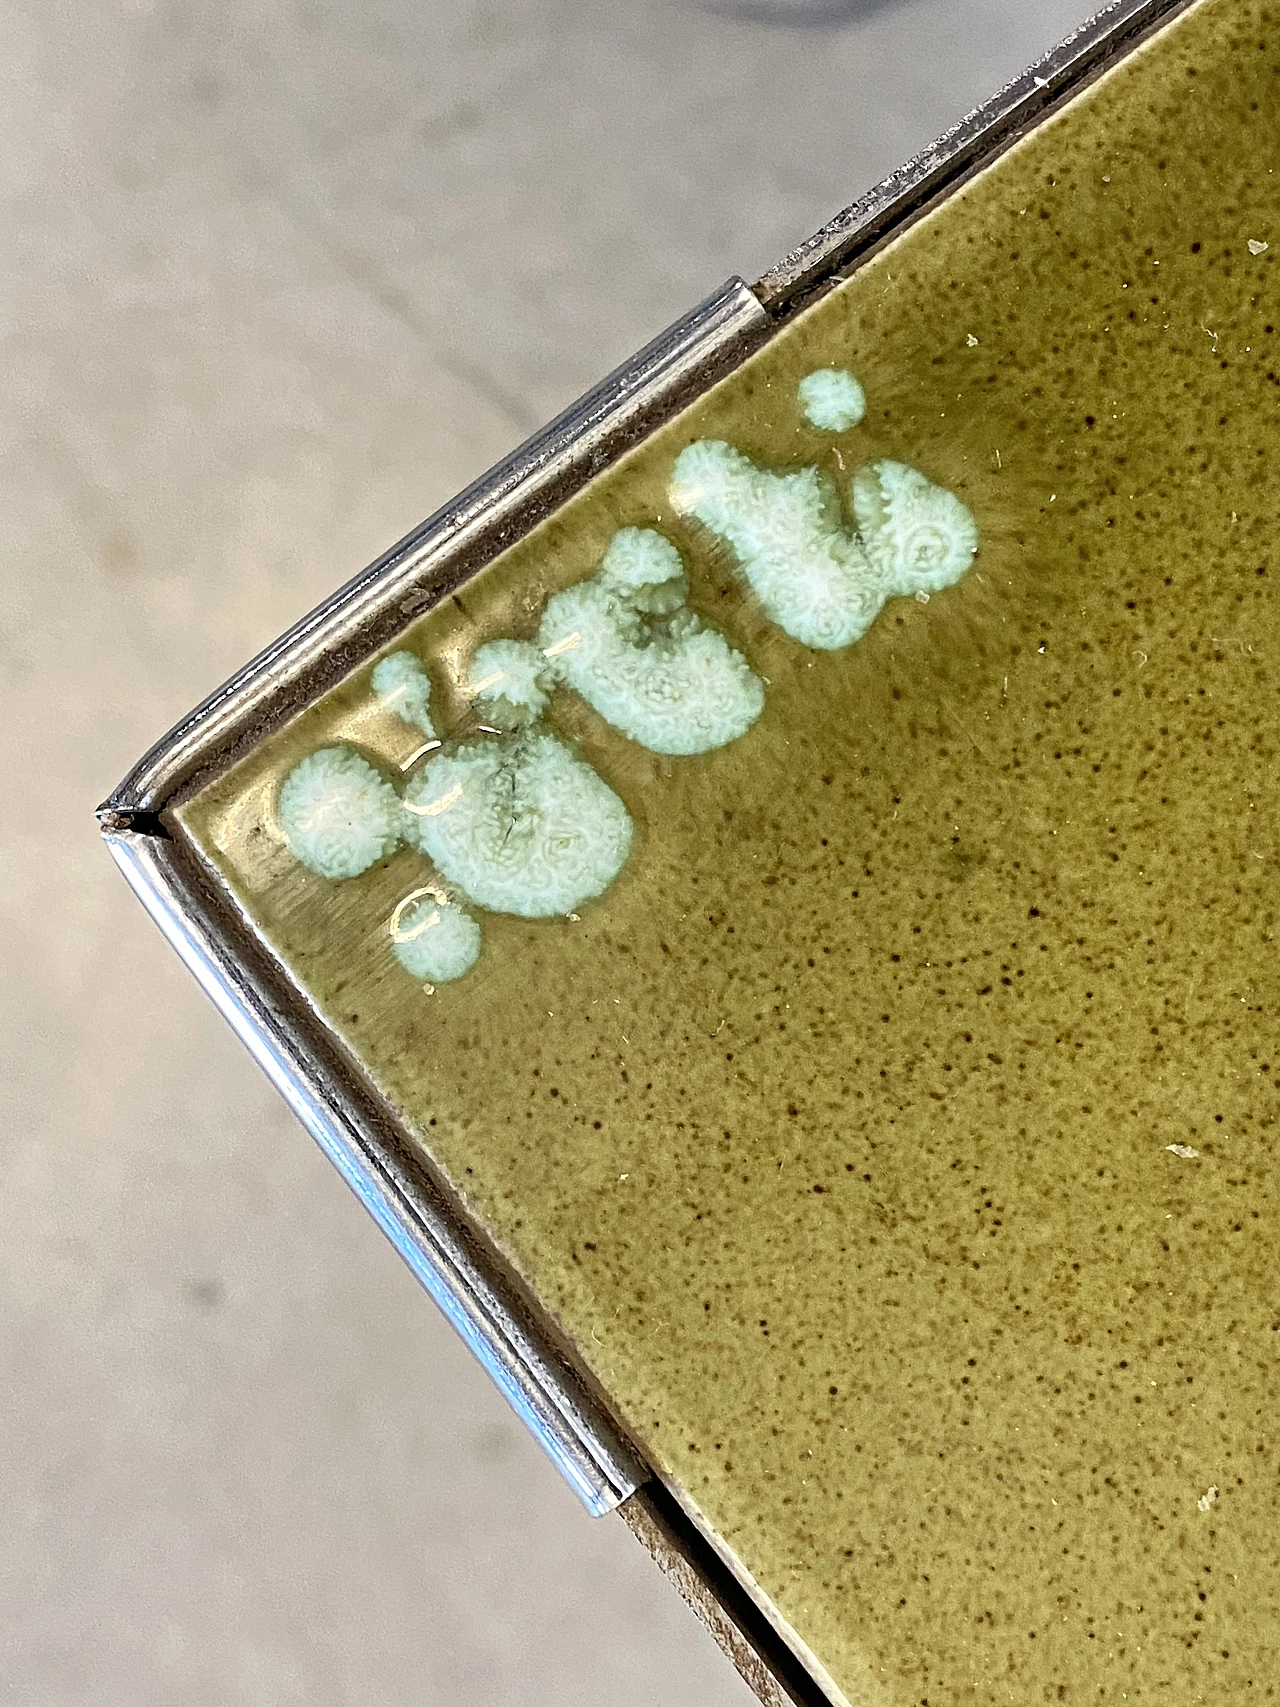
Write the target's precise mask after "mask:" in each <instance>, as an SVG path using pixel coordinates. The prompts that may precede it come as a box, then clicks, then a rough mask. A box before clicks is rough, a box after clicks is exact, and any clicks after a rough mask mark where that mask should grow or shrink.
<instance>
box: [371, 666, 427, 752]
mask: <svg viewBox="0 0 1280 1707" xmlns="http://www.w3.org/2000/svg"><path fill="white" fill-rule="evenodd" d="M370 685H371V686H372V688H373V692H374V696H375V697H376V699H377V701H378V704H379V705H381V707H382V708H383V710H384V711H391V712H394V713H395V715H396V716H397V717H402V718H403V719H404V721H405V722H406V723H412V724H413V726H414V728H415V729H421V731H422V733H423V734H424V735H426V736H428V737H430V738H432V739H434V737H435V728H434V726H433V725H432V722H431V711H430V706H431V680H430V678H429V677H428V675H427V672H426V671H425V670H424V669H423V667H422V661H421V659H419V658H417V657H415V656H414V654H413V653H412V652H392V653H390V654H389V655H388V656H387V657H385V658H384V659H383V660H382V661H381V663H379V664H377V665H375V667H374V671H373V675H372V677H371V678H370Z"/></svg>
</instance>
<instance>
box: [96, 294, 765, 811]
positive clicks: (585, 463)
mask: <svg viewBox="0 0 1280 1707" xmlns="http://www.w3.org/2000/svg"><path fill="white" fill-rule="evenodd" d="M774 330H775V327H774V324H773V322H772V321H771V320H770V318H769V316H768V315H767V314H766V313H765V311H764V309H763V308H762V307H761V305H760V303H759V302H758V301H757V299H756V298H755V296H754V295H753V294H752V292H751V291H750V290H749V289H748V287H747V286H746V285H745V284H744V283H743V281H742V280H741V279H740V278H736V277H735V278H732V279H730V280H728V281H727V282H726V283H725V284H724V285H722V286H721V287H720V289H719V290H717V291H715V292H714V293H713V294H712V295H711V296H709V297H707V298H706V300H705V301H704V302H702V303H700V304H699V305H698V306H697V307H696V308H694V309H693V310H691V311H690V313H688V314H686V315H684V316H683V317H682V318H681V319H679V320H677V321H675V322H674V323H673V324H672V325H671V326H670V327H668V328H667V330H666V331H665V332H663V333H661V334H660V335H659V336H658V337H657V338H655V339H654V340H653V341H652V342H651V343H649V344H647V345H646V346H645V347H644V349H642V350H640V351H639V352H638V353H637V354H636V355H635V356H633V357H632V358H631V359H630V360H629V361H627V362H625V363H624V364H623V365H622V366H621V367H619V368H617V369H615V370H614V372H613V373H611V374H609V375H608V376H607V377H606V378H605V379H604V380H602V381H601V383H600V384H599V385H597V386H595V387H593V389H592V390H591V391H589V392H587V393H586V394H585V395H584V396H583V397H581V398H579V399H578V400H577V402H575V403H573V404H571V405H570V407H569V408H568V409H566V410H565V411H564V413H563V414H561V415H559V416H558V417H557V418H556V419H555V420H553V421H552V422H551V423H550V424H549V425H548V426H546V427H544V428H542V429H541V430H540V431H539V432H537V433H535V434H534V435H533V436H532V437H531V438H530V439H528V440H526V442H525V443H524V444H523V445H521V446H520V447H519V448H518V449H517V450H515V451H513V452H512V454H511V455H510V456H509V457H507V458H506V459H505V460H504V461H502V462H500V463H498V464H496V465H495V466H494V467H493V468H492V469H490V470H489V471H488V473H486V474H484V475H482V476H481V477H480V479H478V480H477V481H475V482H474V483H473V484H472V485H471V486H469V487H467V488H466V490H465V491H463V492H462V493H460V494H459V495H458V497H456V498H455V499H453V500H452V501H451V502H450V503H448V504H446V505H445V506H444V507H443V508H442V509H440V510H437V511H436V513H435V514H434V515H432V516H430V517H428V519H427V520H426V521H424V522H423V523H422V524H421V525H420V526H419V527H417V528H415V529H414V530H413V532H412V533H410V534H408V535H406V537H405V538H404V539H402V540H401V541H400V542H399V543H398V544H396V545H394V546H392V547H391V548H390V550H388V551H386V552H384V553H383V555H382V556H381V557H379V558H378V559H377V560H376V561H375V562H374V563H372V564H371V565H370V566H369V567H368V568H367V569H364V570H362V571H361V572H360V573H359V574H358V575H356V576H354V577H353V578H352V579H351V580H350V581H348V582H347V583H346V584H345V585H344V586H342V587H340V588H339V589H338V590H337V591H336V592H335V593H333V594H332V595H331V596H330V597H329V598H327V599H326V600H324V602H323V603H322V604H320V605H318V606H316V608H315V609H314V610H312V611H310V612H309V613H308V614H307V615H306V616H304V617H302V618H301V619H300V621H298V622H296V623H294V625H293V626H292V627H291V628H289V629H287V630H286V631H285V632H284V633H283V634H282V635H280V636H279V637H278V638H277V639H276V640H274V641H272V643H271V644H270V645H269V646H267V647H266V648H265V649H264V650H263V651H262V652H260V653H258V655H257V656H256V657H255V658H253V659H251V660H250V662H249V663H247V664H246V665H244V666H243V668H241V669H239V670H237V671H236V673H235V674H234V675H233V676H232V677H230V679H229V680H228V681H226V682H225V683H223V685H222V686H221V687H219V688H217V689H215V691H214V692H213V693H211V694H210V695H209V696H208V698H207V699H205V700H203V701H202V702H201V703H200V704H199V705H198V706H196V708H195V709H194V710H193V711H191V712H190V713H189V714H188V715H187V716H186V717H184V718H183V719H182V720H181V722H179V723H178V724H176V725H175V727H174V728H173V729H171V730H170V731H169V732H168V734H166V735H164V736H163V737H162V738H161V739H160V740H159V741H158V742H156V744H155V745H154V746H153V747H152V748H151V749H150V750H149V751H148V752H147V753H146V754H145V755H144V756H143V758H142V759H140V760H139V762H138V763H137V764H136V765H135V766H134V767H133V769H132V770H131V771H130V772H129V774H128V775H127V776H126V777H125V778H124V780H123V781H122V782H121V783H120V784H119V785H118V787H116V788H115V789H114V790H113V791H112V793H111V794H110V795H109V796H108V798H107V800H106V801H105V802H104V803H103V805H102V807H100V808H99V813H100V816H102V817H103V818H104V820H105V822H106V824H107V827H108V828H111V827H126V828H127V827H130V826H132V825H134V824H135V822H137V821H138V820H141V822H140V823H138V827H139V828H147V829H148V830H150V831H151V832H152V833H155V831H156V829H157V828H158V826H157V825H156V824H155V823H154V819H155V818H156V817H157V815H158V814H159V813H160V812H162V811H163V810H164V809H165V807H166V806H167V805H169V804H171V802H172V797H173V795H174V793H175V791H176V790H177V789H178V787H179V786H180V785H181V784H182V783H183V782H184V781H185V780H186V779H187V778H188V777H189V776H190V775H191V774H192V773H193V772H195V771H197V770H199V769H201V767H202V766H203V764H204V763H206V762H207V761H208V759H209V757H210V755H211V754H212V753H214V752H215V751H220V752H224V753H225V752H226V751H227V750H228V748H230V747H232V746H233V745H234V741H235V738H236V736H237V734H238V733H241V732H243V731H244V730H246V728H249V727H251V728H252V734H253V737H254V738H255V739H256V738H258V737H259V736H260V735H261V734H262V733H264V732H265V731H264V721H265V718H264V714H265V711H266V706H267V702H268V701H271V702H272V718H273V720H279V719H280V718H282V717H284V716H287V715H288V713H289V711H290V710H291V709H292V705H293V703H294V700H295V699H296V698H297V697H298V695H299V692H301V693H302V694H304V695H305V696H306V697H312V696H313V695H314V694H316V693H318V692H319V691H322V688H323V686H324V685H327V683H315V682H311V681H308V680H307V677H308V676H309V675H310V674H312V673H314V669H315V666H316V665H317V663H318V662H319V661H320V660H321V659H323V658H324V657H325V656H326V655H328V654H330V653H331V651H332V650H333V649H334V648H335V647H337V646H342V647H343V648H344V651H343V656H342V661H341V670H340V672H338V673H341V674H345V673H346V672H347V671H348V670H350V669H352V668H354V667H355V666H356V665H357V664H358V663H359V662H360V657H359V655H355V654H352V653H350V652H348V651H347V650H346V646H347V645H348V644H349V643H350V642H351V640H352V639H353V637H355V636H357V635H358V636H359V637H360V651H361V652H362V653H363V654H364V655H365V656H368V655H369V654H370V653H372V652H373V651H375V650H376V649H377V647H378V646H379V645H380V644H381V643H382V640H383V639H384V638H385V636H384V635H383V634H382V633H381V632H379V630H378V626H377V621H376V619H377V618H378V616H379V615H380V614H385V613H387V612H388V611H389V610H393V609H394V614H395V616H396V617H397V618H398V619H399V622H398V625H400V626H402V625H403V622H404V620H405V619H406V618H407V617H409V616H412V615H416V614H418V613H419V612H420V611H423V610H426V609H428V608H429V607H430V605H431V604H433V603H435V602H436V599H437V598H438V597H440V596H443V593H444V592H445V591H447V590H448V589H449V588H450V587H451V586H452V585H454V584H456V579H455V580H450V579H449V578H448V569H449V567H450V566H451V565H454V564H456V563H457V562H458V560H459V559H461V558H463V557H464V556H465V557H467V558H468V559H469V560H468V561H467V563H466V565H465V578H468V579H469V578H470V576H471V575H472V574H474V573H475V572H476V571H477V570H478V569H479V568H480V567H481V566H482V565H483V564H484V563H485V562H487V561H489V560H490V559H491V558H492V557H494V556H496V555H497V554H498V552H499V551H501V550H503V549H504V548H505V547H506V546H507V545H509V544H510V543H511V542H512V540H513V539H514V538H515V537H518V535H519V534H522V533H524V532H527V531H528V530H529V528H530V527H532V526H533V525H535V524H536V521H537V520H540V519H541V515H540V514H536V513H535V514H534V515H532V516H529V515H526V514H524V513H523V512H527V511H529V510H531V509H532V510H534V511H535V512H536V511H537V507H538V500H539V499H540V498H545V497H548V496H550V498H551V500H552V501H551V504H550V505H549V506H548V508H553V507H558V506H559V504H560V503H562V502H563V501H564V500H565V498H567V497H568V496H569V495H570V493H571V492H572V491H574V490H577V489H579V488H580V487H582V486H584V485H586V483H587V482H588V481H589V480H590V479H591V478H592V477H593V476H594V475H595V474H597V473H599V472H600V471H601V469H602V468H604V467H605V466H607V465H608V464H609V463H610V462H611V461H612V460H613V459H614V456H615V455H616V454H617V452H618V450H619V449H620V448H623V446H625V444H626V441H628V440H630V441H632V442H635V441H636V440H638V439H639V438H641V437H643V436H645V435H647V433H648V432H650V431H651V430H652V429H653V428H654V427H655V426H656V425H657V424H658V423H659V422H660V421H661V420H662V419H664V418H665V417H666V415H668V414H670V413H673V412H674V410H675V408H676V407H678V406H679V405H680V404H681V403H682V402H683V401H684V400H685V393H686V392H687V391H688V388H689V386H690V384H691V383H694V382H696V383H698V384H700V385H706V384H708V383H711V381H712V380H713V379H714V378H716V377H718V371H717V370H718V369H721V368H723V367H725V366H726V365H727V363H728V359H729V358H730V357H733V356H737V355H738V354H739V353H740V352H741V351H742V350H743V349H744V347H750V346H751V345H752V344H753V343H755V342H763V341H764V339H765V338H767V337H768V336H770V335H771V334H772V332H773V331H774ZM517 524H518V526H517ZM396 607H398V608H396ZM362 631H364V632H362ZM286 695H287V699H282V696H286ZM149 820H150V821H149Z"/></svg>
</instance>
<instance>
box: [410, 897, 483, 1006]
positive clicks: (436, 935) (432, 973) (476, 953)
mask: <svg viewBox="0 0 1280 1707" xmlns="http://www.w3.org/2000/svg"><path fill="white" fill-rule="evenodd" d="M390 929H391V944H392V952H393V953H394V954H395V957H396V959H397V960H398V961H399V962H400V964H401V966H403V967H404V969H405V971H406V972H407V973H408V974H409V975H410V977H411V978H416V979H418V980H419V982H420V983H424V984H451V983H452V982H453V980H454V979H455V978H461V977H462V976H463V974H464V973H467V972H470V970H471V968H472V967H473V966H474V965H475V963H476V961H477V960H478V959H479V957H480V948H481V941H482V939H481V934H480V926H479V925H478V924H477V923H476V921H475V920H474V919H473V918H472V917H471V915H470V914H469V913H464V912H463V910H462V908H461V907H459V906H458V905H457V903H456V902H454V901H451V900H449V898H448V896H447V894H446V893H445V892H444V890H443V889H439V888H437V887H436V886H435V885H433V884H427V885H426V886H425V887H423V888H422V889H415V890H414V891H413V893H412V895H407V896H406V897H405V899H404V900H403V901H402V902H401V903H400V905H399V906H398V907H397V908H396V910H395V912H394V913H393V914H392V915H391V926H390Z"/></svg>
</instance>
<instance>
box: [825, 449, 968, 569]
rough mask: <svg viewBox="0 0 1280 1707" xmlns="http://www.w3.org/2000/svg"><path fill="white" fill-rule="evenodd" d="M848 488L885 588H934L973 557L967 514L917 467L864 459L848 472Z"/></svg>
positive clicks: (861, 530) (869, 552)
mask: <svg viewBox="0 0 1280 1707" xmlns="http://www.w3.org/2000/svg"><path fill="white" fill-rule="evenodd" d="M852 493H853V510H854V514H855V516H856V517H857V520H858V531H859V532H860V533H861V535H862V543H863V546H864V547H865V549H866V553H867V556H868V557H869V558H870V560H871V562H872V564H873V565H874V567H875V569H876V570H877V572H878V573H879V574H880V575H881V576H882V577H883V580H884V583H885V587H886V591H887V592H888V593H890V594H894V593H940V592H941V591H942V589H943V588H944V587H950V586H954V584H955V583H956V582H957V581H958V580H959V579H960V577H961V576H962V575H963V574H964V573H965V571H966V570H967V569H968V567H969V565H970V564H971V563H972V562H973V559H974V554H975V553H976V552H977V549H978V524H977V522H976V521H975V520H974V518H973V515H972V513H971V512H970V511H969V510H968V509H967V508H966V507H965V505H964V504H962V503H961V501H960V499H959V498H957V497H956V495H955V493H954V492H948V491H947V489H946V487H945V486H937V485H935V484H934V482H933V481H932V480H930V479H929V477H928V476H927V475H925V474H921V472H920V470H919V469H918V468H910V467H908V465H907V464H906V463H905V462H891V461H889V460H887V459H886V460H884V461H881V462H869V463H867V464H866V466H865V467H863V468H860V469H859V470H858V471H857V473H856V474H855V475H854V477H853V486H852Z"/></svg>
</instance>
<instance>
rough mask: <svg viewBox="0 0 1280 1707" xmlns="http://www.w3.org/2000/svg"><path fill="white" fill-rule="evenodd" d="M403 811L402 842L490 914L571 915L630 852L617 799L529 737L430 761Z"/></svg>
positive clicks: (476, 744)
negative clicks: (409, 844) (419, 852)
mask: <svg viewBox="0 0 1280 1707" xmlns="http://www.w3.org/2000/svg"><path fill="white" fill-rule="evenodd" d="M404 804H405V813H406V823H407V829H406V835H407V836H408V838H409V839H410V840H411V841H413V842H414V843H415V844H416V845H417V846H418V847H419V848H420V849H421V850H422V852H423V853H425V854H427V855H428V856H429V858H430V859H431V861H432V862H433V864H434V865H435V868H436V870H437V871H438V872H439V873H440V875H441V876H442V877H443V878H445V879H446V881H447V882H448V883H450V884H451V885H452V886H453V887H455V888H456V889H458V890H460V891H461V892H462V894H463V895H465V896H467V897H469V898H470V899H471V900H472V901H475V902H476V903H477V904H478V905H479V906H481V907H487V908H489V909H490V910H491V911H492V912H495V913H514V914H516V915H517V916H518V917H520V918H525V919H544V918H555V917H563V916H564V915H565V914H568V913H572V912H574V911H575V910H576V909H577V908H578V907H580V906H581V905H582V904H583V902H585V901H591V900H594V899H595V897H596V896H597V895H601V894H603V892H604V891H605V890H606V889H607V888H608V887H609V885H610V883H612V881H613V879H614V878H615V877H616V876H617V874H618V872H619V871H620V870H621V869H622V866H623V864H624V862H625V860H626V858H627V855H628V853H629V852H630V850H631V819H630V817H629V816H628V814H627V809H626V807H625V806H624V805H623V804H622V802H621V800H619V798H618V796H617V795H616V794H615V793H614V792H613V790H612V789H611V788H610V787H609V786H608V785H607V784H606V783H605V782H603V781H602V780H601V779H600V777H598V776H597V775H596V773H595V771H593V770H592V769H591V766H590V765H588V764H587V763H586V762H585V760H583V759H581V758H579V757H578V755H577V754H576V753H574V752H572V751H571V750H570V749H569V748H568V747H567V746H566V745H565V744H564V743H563V742H562V741H559V740H557V738H556V737H555V736H554V735H550V734H546V733H543V732H539V731H536V730H534V731H526V732H523V733H520V734H517V735H508V736H499V737H493V738H490V739H485V740H480V741H470V742H467V743H466V744H465V745H463V746H461V747H459V748H458V749H457V751H456V752H452V753H441V754H438V755H437V756H436V757H435V758H433V759H432V760H430V762H429V763H428V764H427V765H426V766H425V767H424V769H423V770H422V771H421V772H420V773H419V774H418V775H417V776H416V777H415V778H414V779H413V781H412V782H411V783H410V784H409V787H408V790H407V792H406V794H405V801H404Z"/></svg>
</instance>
